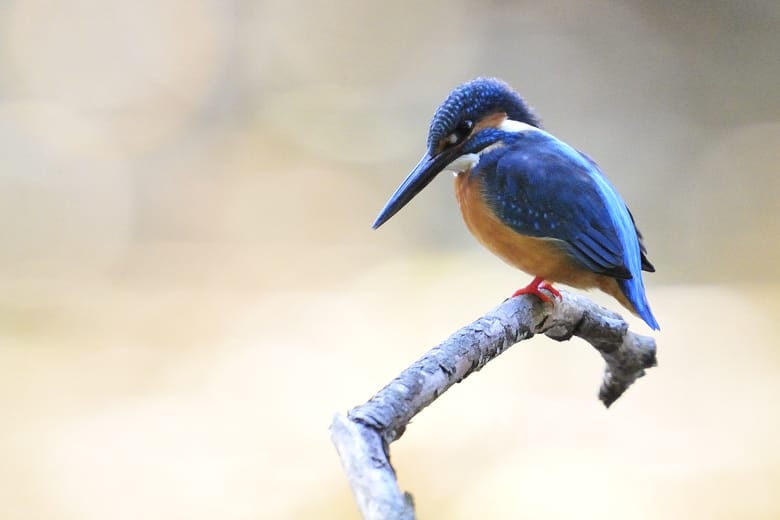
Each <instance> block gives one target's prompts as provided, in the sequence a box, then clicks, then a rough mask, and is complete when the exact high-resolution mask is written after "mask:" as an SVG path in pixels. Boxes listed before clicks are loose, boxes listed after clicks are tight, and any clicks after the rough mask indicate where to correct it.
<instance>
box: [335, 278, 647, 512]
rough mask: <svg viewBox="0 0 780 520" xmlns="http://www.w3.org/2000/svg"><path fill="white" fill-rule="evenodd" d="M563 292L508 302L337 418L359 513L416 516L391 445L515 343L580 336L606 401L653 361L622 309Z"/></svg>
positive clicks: (337, 438) (338, 444) (338, 439)
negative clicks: (598, 360)
mask: <svg viewBox="0 0 780 520" xmlns="http://www.w3.org/2000/svg"><path fill="white" fill-rule="evenodd" d="M561 295H562V298H561V299H560V300H555V303H554V305H553V304H544V303H542V302H541V301H540V300H539V299H538V298H536V297H534V296H522V297H518V298H510V299H509V300H506V301H505V302H504V303H502V304H501V305H499V306H498V307H496V308H495V309H493V310H492V311H490V312H489V313H488V314H486V315H485V316H483V317H482V318H479V319H478V320H477V321H475V322H473V323H471V324H470V325H467V326H466V327H463V328H462V329H460V330H459V331H457V332H456V333H455V334H453V335H452V336H450V337H449V338H448V339H447V340H446V341H444V342H443V343H441V344H440V345H438V346H437V347H434V348H433V349H431V350H430V351H428V352H427V353H426V354H425V355H424V356H423V357H421V358H420V359H419V360H417V361H416V362H415V363H414V364H412V365H411V366H410V367H409V368H407V369H406V370H404V371H403V372H402V373H401V374H399V375H398V377H396V378H395V379H394V380H393V381H392V382H390V384H388V385H387V386H386V387H384V388H383V389H382V390H380V391H379V392H377V394H376V395H374V397H372V398H371V399H370V400H369V401H368V402H366V403H365V404H362V405H360V406H356V407H355V408H353V409H352V410H350V411H349V413H347V414H346V415H344V414H337V415H336V416H335V417H334V419H333V423H332V425H331V429H330V430H331V438H332V440H333V443H334V444H335V445H336V449H337V451H338V453H339V456H340V457H341V461H342V465H343V466H344V470H345V471H346V473H347V478H348V480H349V483H350V487H351V488H352V491H353V493H354V495H355V499H356V501H357V503H358V507H359V509H360V511H361V513H362V514H363V518H365V519H367V520H379V519H397V518H400V519H412V518H414V507H413V504H412V500H411V495H409V494H408V493H402V492H401V489H400V488H399V486H398V481H397V479H396V476H395V472H394V470H393V468H392V466H391V465H390V457H389V452H388V449H389V445H390V443H391V442H393V441H394V440H396V439H398V438H399V437H400V436H401V435H402V434H403V432H404V430H405V428H406V425H407V424H408V423H409V421H410V420H411V419H412V417H414V416H415V415H416V414H417V413H419V412H420V411H421V410H422V409H423V408H425V407H426V406H428V405H429V404H431V403H432V402H433V401H434V400H435V399H436V398H438V397H439V396H440V395H441V394H442V393H444V392H445V391H446V390H447V389H448V388H449V387H450V386H452V385H454V384H455V383H458V382H460V381H462V380H463V379H464V378H466V377H467V376H468V375H469V374H471V373H472V372H475V371H477V370H479V369H481V368H482V367H483V366H485V364H487V363H488V362H489V361H491V360H492V359H494V358H495V357H496V356H498V355H499V354H501V353H502V352H504V351H505V350H506V349H508V348H509V347H510V346H512V345H514V344H515V343H517V342H519V341H522V340H524V339H527V338H530V337H532V336H533V335H534V334H545V335H547V336H548V337H550V338H552V339H555V340H557V341H564V340H568V339H570V338H571V337H573V336H578V337H580V338H582V339H584V340H585V341H587V342H588V343H590V344H591V345H593V347H595V348H596V350H598V351H599V352H600V353H601V356H602V357H603V358H604V361H606V367H605V370H604V379H603V381H602V385H601V389H600V390H599V399H601V401H602V402H603V403H604V405H605V406H609V405H611V404H612V403H613V402H614V401H615V400H616V399H617V398H618V397H620V396H621V395H622V394H623V392H625V390H626V389H627V388H628V387H629V386H631V384H632V383H633V382H634V381H636V379H637V378H639V377H641V376H643V375H644V373H645V369H647V368H650V367H653V366H655V364H656V359H655V340H654V339H653V338H650V337H647V336H640V335H638V334H634V333H633V332H630V331H629V330H628V325H627V324H626V322H625V321H623V319H622V318H621V317H620V316H619V315H617V314H615V313H614V312H612V311H609V310H607V309H604V308H603V307H599V306H598V305H596V304H595V303H593V302H592V301H590V300H588V299H587V298H585V297H583V296H579V295H576V294H573V293H569V292H566V291H561Z"/></svg>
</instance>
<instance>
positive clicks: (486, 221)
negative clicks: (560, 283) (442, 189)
mask: <svg viewBox="0 0 780 520" xmlns="http://www.w3.org/2000/svg"><path fill="white" fill-rule="evenodd" d="M455 195H456V197H457V199H458V205H459V206H460V211H461V213H462V214H463V220H464V221H465V223H466V226H467V227H468V228H469V231H471V234H472V235H474V236H475V237H476V238H477V240H479V241H480V242H481V243H482V245H484V246H485V247H486V248H488V249H489V250H490V251H492V252H493V253H494V254H496V255H497V256H498V257H500V258H501V259H502V260H504V261H505V262H507V263H508V264H510V265H513V266H515V267H517V268H518V269H521V270H523V271H525V272H527V273H530V274H533V275H534V276H542V277H545V278H548V279H556V278H558V277H556V276H554V273H556V272H559V271H560V270H561V269H562V268H567V267H568V264H569V259H568V258H567V257H566V255H564V254H563V252H562V250H561V248H560V246H559V245H558V244H556V243H555V241H554V240H548V239H543V238H534V237H530V236H526V235H521V234H520V233H517V232H516V231H514V230H513V229H512V228H510V227H509V226H507V225H506V224H504V223H503V222H501V220H500V219H499V218H498V217H497V216H496V214H495V213H494V212H493V211H492V210H491V208H490V207H489V206H488V205H487V203H486V202H485V198H484V196H483V194H482V182H481V179H480V176H479V175H473V174H471V172H470V171H465V172H462V173H460V174H458V176H457V178H456V179H455Z"/></svg>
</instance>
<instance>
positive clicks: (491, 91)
mask: <svg viewBox="0 0 780 520" xmlns="http://www.w3.org/2000/svg"><path fill="white" fill-rule="evenodd" d="M499 111H501V112H506V113H507V115H508V116H509V119H513V120H515V121H520V122H522V123H527V124H529V125H533V126H536V127H539V128H541V122H540V121H539V118H538V117H537V116H536V114H534V112H533V109H531V107H529V106H528V104H527V103H526V102H525V100H524V99H523V98H522V97H520V94H518V93H517V92H515V91H514V90H512V88H511V87H510V86H509V85H507V84H506V83H504V82H503V81H501V80H500V79H496V78H477V79H474V80H471V81H469V82H466V83H463V84H462V85H460V86H458V87H456V88H455V90H453V91H452V92H450V94H449V96H447V99H445V100H444V102H443V103H442V104H441V105H440V106H439V108H437V109H436V113H435V114H434V115H433V120H432V121H431V126H430V129H429V130H428V148H429V149H433V148H434V147H435V146H436V144H437V143H438V142H439V141H440V140H441V139H443V138H444V137H447V136H448V135H450V134H451V133H452V132H453V130H454V129H455V127H456V126H457V125H458V123H459V122H461V121H463V120H465V119H469V120H471V121H474V122H476V121H479V120H480V119H482V118H483V117H485V116H487V115H490V114H492V113H495V112H499Z"/></svg>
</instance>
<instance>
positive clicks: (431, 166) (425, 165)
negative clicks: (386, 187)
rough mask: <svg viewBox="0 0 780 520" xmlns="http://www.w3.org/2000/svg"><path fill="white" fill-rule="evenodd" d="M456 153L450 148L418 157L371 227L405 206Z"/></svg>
mask: <svg viewBox="0 0 780 520" xmlns="http://www.w3.org/2000/svg"><path fill="white" fill-rule="evenodd" d="M458 153H459V152H458V151H457V150H456V149H450V150H445V151H443V152H441V153H440V154H438V155H434V156H433V157H431V156H430V155H429V154H427V153H426V154H425V155H423V158H422V159H420V162H418V163H417V166H415V167H414V169H413V170H412V173H410V174H409V175H408V176H407V177H406V179H404V182H402V183H401V185H400V186H398V189H397V190H395V193H393V195H392V196H391V197H390V200H388V201H387V204H385V207H384V209H382V211H381V213H379V216H378V217H377V218H376V220H375V221H374V224H373V225H372V226H371V227H372V228H374V229H376V228H378V227H379V226H381V225H382V224H384V223H385V222H387V221H388V220H390V217H392V216H393V215H395V214H396V213H398V212H399V211H400V210H401V208H403V207H404V206H406V205H407V204H408V203H409V201H410V200H412V199H413V198H414V197H415V195H417V194H418V193H420V192H421V191H422V190H423V188H425V187H426V186H427V185H428V184H430V182H431V181H432V180H433V179H434V177H436V175H437V174H438V173H440V172H441V171H442V170H443V169H444V168H446V167H447V165H448V164H450V163H451V162H452V161H454V160H455V159H456V158H457V156H458Z"/></svg>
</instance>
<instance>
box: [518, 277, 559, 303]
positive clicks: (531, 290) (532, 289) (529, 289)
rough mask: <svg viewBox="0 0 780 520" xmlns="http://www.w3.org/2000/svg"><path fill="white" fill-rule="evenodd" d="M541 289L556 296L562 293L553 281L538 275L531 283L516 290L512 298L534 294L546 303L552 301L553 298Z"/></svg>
mask: <svg viewBox="0 0 780 520" xmlns="http://www.w3.org/2000/svg"><path fill="white" fill-rule="evenodd" d="M541 289H544V290H546V291H549V292H550V293H551V294H552V295H553V296H555V297H556V298H560V297H561V293H559V292H558V290H557V289H555V288H554V287H553V286H552V284H551V283H548V282H545V281H544V279H543V278H542V277H541V276H537V277H536V278H534V279H533V281H532V282H531V283H529V284H528V285H526V286H525V287H523V288H522V289H518V290H516V291H515V293H514V294H513V295H512V298H514V297H515V296H520V295H521V294H533V295H535V296H536V297H537V298H539V299H540V300H542V301H543V302H545V303H552V298H550V297H549V296H547V295H546V294H545V293H543V292H542V291H541Z"/></svg>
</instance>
